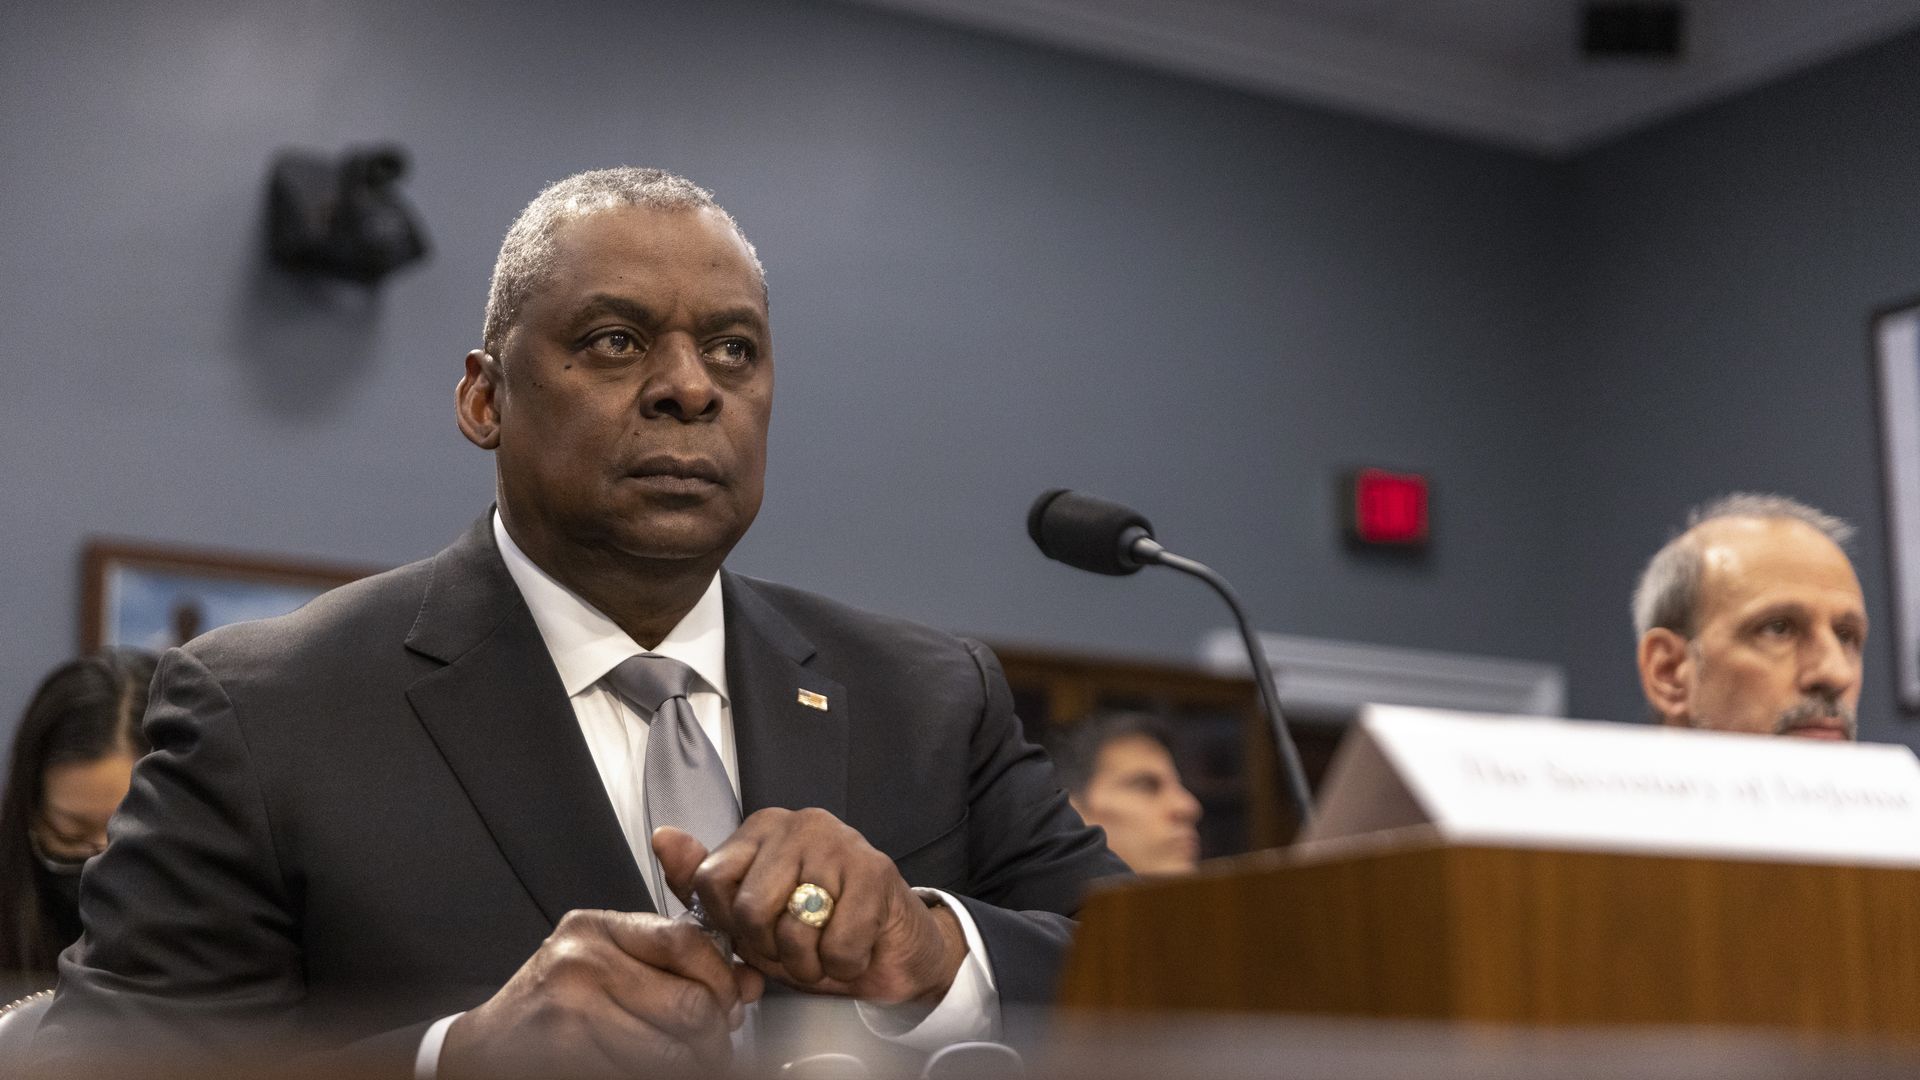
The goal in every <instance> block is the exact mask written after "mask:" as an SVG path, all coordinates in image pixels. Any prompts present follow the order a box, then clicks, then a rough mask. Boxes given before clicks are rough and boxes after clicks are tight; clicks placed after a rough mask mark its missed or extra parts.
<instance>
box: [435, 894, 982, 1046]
mask: <svg viewBox="0 0 1920 1080" xmlns="http://www.w3.org/2000/svg"><path fill="white" fill-rule="evenodd" d="M913 891H914V894H915V895H916V896H919V897H920V898H922V899H926V900H937V901H938V902H939V903H940V904H941V905H942V906H944V907H945V908H946V909H947V910H948V911H951V912H953V917H954V918H955V919H957V920H958V921H959V923H960V932H961V933H962V934H964V935H965V936H966V939H967V958H966V959H965V960H963V961H961V962H960V970H959V971H956V972H954V975H953V985H952V986H950V987H948V988H947V996H946V997H943V998H941V999H940V1004H938V1005H935V1006H934V1007H933V1011H931V1012H926V1013H925V1014H924V1015H922V1013H923V1010H922V1009H920V1008H918V1007H916V1006H913V1005H875V1004H872V1003H870V1002H865V1001H862V1002H859V1003H858V1007H859V1010H860V1021H861V1023H864V1024H866V1025H867V1030H868V1031H871V1032H873V1033H874V1034H875V1035H878V1036H879V1037H880V1038H882V1039H885V1040H887V1041H888V1042H894V1043H899V1044H900V1045H902V1046H906V1047H908V1048H910V1049H914V1050H920V1051H924V1052H926V1053H932V1052H933V1051H935V1050H938V1049H940V1048H941V1047H943V1046H951V1045H953V1044H954V1043H958V1042H990V1041H993V1040H995V1039H998V1038H999V1037H1000V990H999V988H998V987H997V986H996V985H995V984H994V981H993V964H992V963H991V962H990V961H988V959H987V946H986V943H985V942H983V941H982V940H981V939H980V928H979V927H978V926H975V925H974V923H973V916H972V915H970V914H968V913H967V908H966V905H965V904H962V903H961V902H960V901H958V900H955V899H954V898H953V897H952V896H950V895H948V894H947V893H944V892H942V891H940V890H939V889H915V890H913ZM423 1080H432V1078H431V1077H425V1078H423Z"/></svg>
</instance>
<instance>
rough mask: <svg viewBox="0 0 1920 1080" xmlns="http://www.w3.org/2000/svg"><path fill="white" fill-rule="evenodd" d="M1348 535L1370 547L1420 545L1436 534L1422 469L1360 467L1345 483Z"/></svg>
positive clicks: (1413, 546)
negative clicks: (1433, 531) (1396, 469)
mask: <svg viewBox="0 0 1920 1080" xmlns="http://www.w3.org/2000/svg"><path fill="white" fill-rule="evenodd" d="M1342 487H1343V488H1344V489H1345V494H1346V499H1345V502H1346V514H1345V517H1346V523H1345V524H1346V528H1347V536H1348V537H1349V538H1350V539H1351V540H1353V542H1354V543H1357V544H1362V545H1365V546H1368V547H1395V548H1418V547H1425V546H1426V544H1427V541H1428V540H1429V539H1431V538H1432V529H1431V523H1430V521H1429V519H1428V516H1427V478H1426V476H1425V475H1424V474H1422V473H1408V472H1391V471H1389V470H1387V469H1356V470H1354V471H1353V472H1351V473H1348V474H1347V477H1346V483H1345V484H1343V485H1342Z"/></svg>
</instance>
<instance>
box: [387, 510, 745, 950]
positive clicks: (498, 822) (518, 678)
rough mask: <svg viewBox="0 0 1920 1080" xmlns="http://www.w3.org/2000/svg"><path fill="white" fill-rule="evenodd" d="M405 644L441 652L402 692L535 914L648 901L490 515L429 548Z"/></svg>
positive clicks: (634, 906) (643, 905)
mask: <svg viewBox="0 0 1920 1080" xmlns="http://www.w3.org/2000/svg"><path fill="white" fill-rule="evenodd" d="M407 646H408V648H410V649H413V650H414V651H416V652H419V653H422V654H425V655H427V656H431V657H433V658H435V659H438V660H441V661H443V662H445V663H446V665H447V666H446V667H443V668H441V669H439V670H438V671H435V672H432V673H430V674H428V675H426V676H425V677H423V678H421V679H420V680H419V681H418V682H416V683H415V684H414V685H413V686H411V687H409V688H408V690H407V698H408V700H409V701H410V702H412V704H413V708H414V711H415V713H416V714H418V716H419V717H420V722H421V724H423V725H424V726H425V727H426V729H427V733H428V734H429V735H430V736H431V737H432V739H433V741H434V744H435V745H436V746H437V747H438V748H439V750H440V753H441V755H442V756H443V757H445V759H446V762H447V766H448V767H449V768H450V769H452V770H453V773H454V775H455V776H456V777H457V778H458V779H459V781H460V785H461V787H462V788H464V789H465V791H466V793H467V798H468V799H470V800H471V801H472V802H473V807H474V809H475V810H476V811H478V812H479V814H480V817H481V819H482V820H483V821H485V823H486V826H487V829H488V831H489V832H490V833H491V834H492V836H493V839H494V843H495V844H497V845H498V846H499V848H500V853H501V855H503V856H504V857H505V858H506V861H507V863H508V864H509V865H510V866H512V868H513V871H514V873H515V874H517V875H518V876H519V878H520V881H521V883H522V884H523V885H524V886H525V887H526V889H527V892H528V893H530V894H531V895H532V896H533V899H534V902H535V903H537V904H538V905H539V906H540V909H541V911H543V912H544V913H545V914H546V916H547V918H548V919H550V920H552V921H554V922H558V921H559V919H560V917H561V916H562V915H565V914H566V913H567V912H569V911H572V910H574V909H575V908H612V909H615V910H621V911H652V910H654V907H653V903H652V899H651V897H650V896H649V895H648V892H647V887H646V884H645V881H644V879H643V878H642V877H641V874H640V869H639V867H638V866H636V865H635V863H634V858H633V853H632V852H631V850H629V849H628V847H627V841H626V837H625V835H624V834H622V832H621V831H620V823H619V820H618V819H617V818H616V817H615V816H614V813H613V806H612V805H611V804H610V803H609V802H608V800H607V795H606V788H605V786H604V785H603V784H602V782H601V780H600V773H599V770H598V769H597V768H595V766H594V764H593V755H592V754H591V753H590V752H589V751H588V750H587V744H586V740H585V738H584V737H582V735H581V734H580V726H579V723H578V721H577V720H576V719H575V718H574V715H573V708H572V706H571V704H570V703H569V702H568V699H567V694H566V690H565V688H563V687H562V686H561V684H560V677H559V675H558V674H557V673H556V672H555V671H554V668H553V662H552V660H551V659H550V658H549V656H548V654H547V648H546V643H545V642H544V641H543V640H542V639H541V637H540V630H539V627H538V626H536V625H535V624H534V621H533V615H532V613H531V612H529V611H528V610H527V605H526V602H525V600H523V599H522V598H521V596H520V590H519V589H518V588H517V587H515V585H514V584H513V578H512V576H511V575H509V574H508V573H507V568H506V564H504V563H503V562H501V561H500V555H499V552H498V551H497V550H496V549H495V547H494V542H493V531H492V521H491V515H489V516H488V517H486V518H483V519H481V521H480V522H479V524H477V525H476V526H475V527H474V528H473V529H472V530H470V531H469V532H468V533H467V535H466V536H465V537H463V538H462V539H461V540H460V541H459V542H458V543H456V544H455V545H454V546H453V547H450V548H448V549H447V550H446V551H444V552H441V553H440V555H439V556H438V557H437V558H436V559H435V561H434V567H433V579H432V582H431V583H430V584H429V585H428V588H427V595H426V599H425V600H424V601H423V602H422V604H421V608H420V615H419V618H418V619H417V620H416V621H415V624H414V628H413V632H412V633H411V634H410V635H409V636H408V639H407ZM729 677H731V675H729Z"/></svg>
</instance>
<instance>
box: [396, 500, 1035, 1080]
mask: <svg viewBox="0 0 1920 1080" xmlns="http://www.w3.org/2000/svg"><path fill="white" fill-rule="evenodd" d="M493 538H494V541H495V542H496V543H497V544H498V545H499V548H500V557H501V559H503V560H504V561H505V562H506V564H507V573H508V574H510V575H512V577H513V582H514V584H515V585H516V586H518V587H519V589H520V595H521V596H522V597H523V598H525V600H526V602H527V608H528V609H529V610H530V611H532V613H533V621H534V625H536V626H537V627H539V629H540V637H541V639H542V640H543V641H544V642H545V643H546V646H547V652H548V653H550V654H551V655H552V657H553V666H554V668H555V670H557V671H558V672H559V674H560V685H561V686H562V687H563V688H565V690H566V692H567V697H568V700H569V701H570V702H571V703H572V705H573V713H574V717H575V718H576V719H577V720H578V721H579V723H580V733H581V735H583V736H584V737H585V738H586V741H587V749H588V751H589V752H591V753H592V755H593V763H594V766H595V767H596V768H597V769H598V770H599V772H600V781H601V783H602V784H604V785H605V786H606V789H607V798H608V800H609V801H610V802H611V803H612V805H613V813H614V817H615V818H617V819H618V820H619V822H620V831H621V833H623V834H624V835H625V836H626V839H627V848H628V850H629V851H631V852H632V853H633V858H634V861H635V863H637V864H638V865H639V867H640V870H641V873H642V875H643V876H644V877H645V879H646V882H647V889H648V890H649V891H650V892H651V893H652V894H653V896H654V897H655V902H656V905H657V904H658V902H659V898H660V897H663V896H665V895H666V878H665V875H664V874H663V872H662V871H661V869H660V861H659V860H658V859H656V858H655V857H654V855H653V847H652V845H651V843H649V837H650V835H651V829H649V827H648V822H647V810H646V807H647V803H646V797H645V793H644V791H643V790H642V781H643V776H644V771H645V770H644V764H645V762H646V755H647V720H648V718H646V717H643V716H641V715H640V714H639V713H637V712H635V711H634V709H633V708H632V707H631V706H630V705H628V704H627V701H626V699H625V698H623V697H621V696H620V695H619V694H618V693H616V692H614V690H613V688H612V687H611V686H609V685H608V684H607V683H606V682H605V681H603V680H604V679H605V677H606V675H607V674H608V673H609V672H611V671H612V670H613V669H614V668H616V667H618V666H619V665H620V663H621V662H622V661H624V660H626V659H628V658H630V657H634V656H641V655H645V654H648V653H651V654H652V655H655V656H666V657H671V658H673V659H675V660H678V661H680V662H681V663H683V664H685V665H687V666H688V667H690V668H692V669H693V672H694V674H695V675H697V676H698V677H699V681H698V683H697V684H696V686H695V688H694V689H693V690H692V691H691V692H690V693H689V694H688V695H687V701H688V703H689V704H691V705H692V706H693V715H694V718H695V719H697V720H698V721H699V722H700V730H701V731H703V732H705V733H706V736H707V739H708V740H709V741H710V742H711V743H712V744H713V745H714V747H715V748H717V749H718V750H719V753H720V761H721V763H722V764H723V765H725V767H726V770H727V780H728V781H729V782H730V783H731V784H732V785H733V795H734V798H735V799H738V798H739V797H740V767H739V763H738V755H737V753H736V751H735V748H734V739H733V714H732V711H731V708H730V706H729V704H728V700H729V699H728V695H727V628H726V617H725V612H724V608H723V607H722V604H721V590H720V576H719V575H718V574H715V575H714V578H713V582H712V583H711V584H709V585H708V586H707V591H706V592H705V593H703V594H701V597H700V600H699V601H698V602H697V603H695V604H694V606H693V610H691V611H689V612H687V614H686V616H685V617H684V618H682V619H681V620H680V622H679V624H678V625H676V626H675V627H674V628H673V629H672V630H671V631H670V632H669V633H668V634H667V636H666V638H665V639H664V640H662V641H661V642H660V644H659V645H657V646H655V647H654V648H653V649H651V650H649V649H643V648H641V647H640V645H639V644H638V643H637V642H635V641H634V640H633V638H632V637H631V636H629V635H628V634H627V632H626V631H624V630H622V629H620V627H618V626H617V625H615V624H614V622H613V620H612V619H609V618H607V616H605V615H604V614H602V613H601V612H599V611H598V610H596V609H595V608H594V607H593V605H591V604H589V603H587V602H586V601H585V600H583V599H581V598H580V597H579V596H578V595H576V594H575V593H573V592H572V591H571V590H569V589H568V588H567V587H566V586H564V585H562V584H560V583H559V582H558V581H556V580H554V579H553V577H552V576H551V575H549V574H548V573H547V572H546V571H544V570H542V569H540V567H538V566H536V565H535V564H534V562H533V560H531V559H529V558H528V557H527V556H526V553H525V552H523V551H521V550H520V547H519V545H518V544H515V543H514V542H513V538H512V537H511V536H508V535H507V530H506V526H505V524H504V523H502V521H501V520H500V513H499V511H497V510H496V511H495V512H494V514H493ZM909 884H911V882H909ZM914 891H915V892H917V893H920V894H921V895H922V896H923V897H930V898H933V897H937V898H938V899H939V900H940V902H941V903H943V904H944V905H945V906H946V907H947V908H949V909H950V910H951V911H952V912H953V914H954V917H955V918H956V919H958V920H959V922H960V928H961V930H962V932H964V933H965V935H966V939H967V959H966V962H965V963H963V964H961V965H960V970H959V972H958V973H956V974H955V976H954V980H953V986H952V987H951V988H950V989H949V990H948V991H947V995H946V997H945V998H943V999H942V1000H941V1002H940V1004H939V1005H938V1006H936V1007H935V1008H934V1009H933V1010H932V1011H931V1012H928V1013H925V1014H924V1016H923V1015H922V1014H921V1012H920V1011H919V1010H916V1009H913V1008H912V1007H911V1006H903V1007H894V1008H888V1007H880V1006H871V1005H867V1004H866V1003H861V1005H860V1016H861V1019H862V1020H864V1021H865V1022H866V1024H867V1027H868V1028H869V1029H871V1030H872V1031H873V1033H874V1034H876V1035H879V1036H881V1037H883V1038H887V1039H891V1040H893V1041H895V1042H900V1043H904V1044H906V1045H909V1046H912V1047H915V1048H916V1049H922V1050H934V1049H937V1048H939V1047H941V1046H946V1045H948V1044H951V1043H956V1042H963V1041H966V1040H969V1039H991V1038H993V1037H994V1036H995V1033H996V1032H997V1031H998V1029H999V1026H1000V1025H999V1012H1000V999H999V992H998V991H997V990H996V989H995V986H994V979H993V968H992V965H991V964H990V963H989V962H988V960H987V950H986V946H985V945H984V943H983V942H982V941H981V938H980V930H979V928H978V927H977V926H975V925H974V922H973V917H972V916H971V915H969V914H967V909H966V907H965V905H963V904H961V903H960V902H959V901H957V900H955V899H954V898H953V897H951V896H948V895H947V894H945V893H943V892H940V891H939V890H937V889H915V890H914ZM457 1018H458V1017H457V1015H456V1016H448V1017H443V1018H442V1019H440V1020H439V1021H437V1022H436V1023H434V1025H433V1026H432V1027H430V1028H428V1030H427V1034H426V1037H425V1038H424V1039H422V1040H421V1043H420V1051H419V1054H418V1055H417V1056H416V1058H415V1060H414V1075H415V1076H416V1077H417V1078H419V1080H433V1077H434V1075H435V1073H436V1072H437V1070H438V1066H439V1059H440V1048H441V1046H442V1045H443V1044H444V1043H445V1041H446V1034H447V1028H448V1027H450V1026H451V1025H452V1024H453V1021H454V1020H455V1019H457Z"/></svg>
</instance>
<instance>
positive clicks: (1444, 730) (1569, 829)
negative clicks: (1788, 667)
mask: <svg viewBox="0 0 1920 1080" xmlns="http://www.w3.org/2000/svg"><path fill="white" fill-rule="evenodd" d="M1421 825H1425V826H1429V827H1431V828H1432V829H1433V830H1434V831H1437V832H1438V833H1439V835H1440V837H1441V838H1442V839H1444V840H1446V841H1448V842H1450V843H1456V844H1489V845H1498V846H1503V847H1532V848H1541V847H1551V848H1578V849H1584V850H1608V851H1626V852H1637V853H1643V854H1644V853H1652V854H1667V855H1712V856H1735V857H1740V858H1752V859H1761V860H1769V861H1789V862H1837V863H1879V864H1899V865H1915V866H1920V759H1916V758H1915V757H1914V754H1913V751H1911V750H1909V749H1908V748H1906V747H1904V746H1883V745H1872V744H1850V743H1828V742H1814V741H1810V740H1805V739H1795V738H1781V737H1778V736H1766V735H1737V734H1731V733H1726V732H1713V731H1688V730H1684V729H1678V728H1666V727H1656V726H1653V725H1650V724H1604V723H1595V722H1592V721H1583V720H1546V719H1535V718H1531V717H1514V716H1491V715H1479V714H1472V713H1455V712H1446V711H1442V710H1438V709H1415V708H1407V707H1403V706H1387V705H1369V706H1367V707H1366V708H1365V709H1364V710H1363V711H1362V714H1361V719H1360V722H1359V724H1358V725H1357V726H1356V727H1355V728H1354V730H1353V731H1352V732H1351V733H1350V734H1349V735H1348V736H1347V738H1346V740H1345V741H1344V742H1343V743H1342V744H1341V746H1340V750H1339V752H1338V754H1337V755H1336V756H1335V758H1334V761H1333V766H1332V768H1331V770H1330V771H1329V773H1328V776H1327V783H1326V786H1325V788H1324V792H1323V796H1322V800H1321V807H1320V810H1319V813H1318V814H1317V815H1316V817H1315V819H1314V822H1313V824H1312V826H1311V827H1309V828H1308V829H1307V830H1306V832H1305V833H1304V834H1303V835H1302V837H1301V839H1302V841H1303V842H1308V843H1314V842H1321V841H1331V840H1338V839H1342V838H1346V837H1352V836H1359V835H1364V834H1368V833H1374V832H1380V831H1383V830H1388V829H1401V828H1407V827H1410V826H1421Z"/></svg>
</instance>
